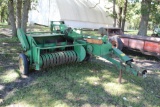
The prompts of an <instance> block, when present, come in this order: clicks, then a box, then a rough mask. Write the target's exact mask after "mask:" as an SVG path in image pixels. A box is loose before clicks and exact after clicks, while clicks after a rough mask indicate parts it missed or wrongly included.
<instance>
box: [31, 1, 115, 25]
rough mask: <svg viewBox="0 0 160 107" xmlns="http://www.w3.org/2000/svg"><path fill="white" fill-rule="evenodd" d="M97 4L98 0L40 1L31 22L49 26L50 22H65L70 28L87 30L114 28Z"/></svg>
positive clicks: (109, 18)
mask: <svg viewBox="0 0 160 107" xmlns="http://www.w3.org/2000/svg"><path fill="white" fill-rule="evenodd" d="M96 3H98V1H97V0H38V4H37V9H36V10H32V11H30V13H29V21H30V22H34V23H38V24H43V25H49V23H50V21H59V20H63V21H65V22H67V24H68V25H70V26H73V27H77V26H78V25H80V27H87V28H95V27H96V26H98V27H99V26H101V27H102V26H103V27H106V26H112V24H113V19H112V18H111V17H109V16H108V15H107V13H106V12H105V11H104V9H103V8H102V7H101V6H100V5H96V6H95V4H96ZM92 6H95V7H94V8H92Z"/></svg>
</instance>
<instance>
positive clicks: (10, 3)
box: [8, 0, 17, 36]
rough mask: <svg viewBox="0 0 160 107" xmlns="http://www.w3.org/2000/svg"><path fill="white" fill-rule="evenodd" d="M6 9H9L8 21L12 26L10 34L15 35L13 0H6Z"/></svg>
mask: <svg viewBox="0 0 160 107" xmlns="http://www.w3.org/2000/svg"><path fill="white" fill-rule="evenodd" d="M8 11H9V21H10V24H11V27H12V36H17V29H16V24H15V17H14V3H13V0H9V1H8Z"/></svg>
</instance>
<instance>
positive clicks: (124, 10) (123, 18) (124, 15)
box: [121, 0, 128, 31]
mask: <svg viewBox="0 0 160 107" xmlns="http://www.w3.org/2000/svg"><path fill="white" fill-rule="evenodd" d="M127 4H128V0H125V3H124V9H123V17H122V27H121V28H122V31H124V27H125V22H126V13H127Z"/></svg>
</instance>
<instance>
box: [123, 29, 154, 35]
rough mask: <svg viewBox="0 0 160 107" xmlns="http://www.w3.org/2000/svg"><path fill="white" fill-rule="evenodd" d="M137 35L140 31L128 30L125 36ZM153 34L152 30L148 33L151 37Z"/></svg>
mask: <svg viewBox="0 0 160 107" xmlns="http://www.w3.org/2000/svg"><path fill="white" fill-rule="evenodd" d="M137 33H138V30H127V31H125V32H124V34H131V35H137ZM152 34H153V31H152V30H148V31H147V35H148V36H151V35H152Z"/></svg>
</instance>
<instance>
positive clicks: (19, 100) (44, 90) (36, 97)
mask: <svg viewBox="0 0 160 107" xmlns="http://www.w3.org/2000/svg"><path fill="white" fill-rule="evenodd" d="M20 52H22V48H21V45H20V44H19V40H18V39H17V38H10V37H6V36H4V35H0V106H2V107H5V106H7V107H79V106H82V107H115V106H116V107H160V90H159V89H160V84H159V83H160V74H159V73H155V74H154V76H153V75H148V77H147V78H140V77H136V76H133V75H131V74H128V73H126V72H123V80H122V84H119V83H118V75H119V74H118V70H117V69H116V68H115V66H114V65H112V64H110V63H107V62H104V61H101V60H98V59H93V60H91V61H89V62H81V63H73V64H66V65H60V66H56V67H53V68H51V69H48V70H45V71H37V72H32V73H30V75H29V76H21V75H20V74H19V72H18V54H19V53H20Z"/></svg>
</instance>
